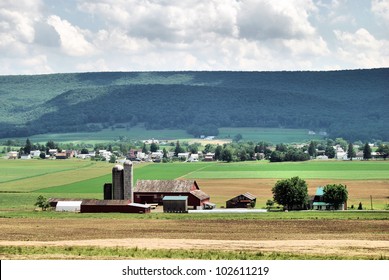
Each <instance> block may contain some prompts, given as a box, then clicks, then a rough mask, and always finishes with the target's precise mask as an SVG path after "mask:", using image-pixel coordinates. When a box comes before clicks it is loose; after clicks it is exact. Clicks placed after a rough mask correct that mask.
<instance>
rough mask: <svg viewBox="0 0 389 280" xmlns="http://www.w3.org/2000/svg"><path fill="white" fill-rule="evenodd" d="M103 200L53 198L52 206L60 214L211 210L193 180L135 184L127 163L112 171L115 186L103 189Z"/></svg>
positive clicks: (108, 185) (150, 181)
mask: <svg viewBox="0 0 389 280" xmlns="http://www.w3.org/2000/svg"><path fill="white" fill-rule="evenodd" d="M103 196H104V199H103V200H96V199H82V200H71V199H58V198H52V199H50V201H49V203H50V206H52V207H55V208H56V210H57V211H75V212H81V213H91V212H123V213H149V212H150V209H151V208H154V207H156V206H158V205H163V207H164V211H165V212H187V211H188V209H212V208H214V207H215V204H213V203H211V202H210V196H209V195H208V194H206V193H205V192H203V191H202V190H200V188H199V186H198V184H197V182H196V181H193V180H192V181H191V180H138V182H137V184H136V185H135V186H134V183H133V164H132V162H131V161H129V160H127V161H125V162H124V164H123V166H122V165H115V166H114V167H113V168H112V183H105V184H104V186H103Z"/></svg>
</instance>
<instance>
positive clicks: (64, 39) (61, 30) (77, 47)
mask: <svg viewBox="0 0 389 280" xmlns="http://www.w3.org/2000/svg"><path fill="white" fill-rule="evenodd" d="M47 23H48V24H49V25H51V26H52V27H54V29H55V30H56V31H57V32H58V34H59V36H60V40H61V46H62V50H63V51H64V53H65V54H67V55H70V56H88V55H92V54H94V53H95V52H96V49H95V47H94V46H93V45H92V44H91V43H89V42H88V41H87V40H86V38H85V34H86V33H87V32H86V31H84V30H81V29H80V28H78V27H76V26H73V25H72V24H71V23H70V22H68V21H67V20H62V19H61V18H60V17H59V16H55V15H52V16H50V17H49V18H48V19H47Z"/></svg>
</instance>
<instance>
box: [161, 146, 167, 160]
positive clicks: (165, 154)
mask: <svg viewBox="0 0 389 280" xmlns="http://www.w3.org/2000/svg"><path fill="white" fill-rule="evenodd" d="M162 158H163V159H167V151H166V149H165V148H163V156H162Z"/></svg>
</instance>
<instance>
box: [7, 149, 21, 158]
mask: <svg viewBox="0 0 389 280" xmlns="http://www.w3.org/2000/svg"><path fill="white" fill-rule="evenodd" d="M18 155H19V153H18V152H15V151H12V152H9V153H8V159H17V158H18Z"/></svg>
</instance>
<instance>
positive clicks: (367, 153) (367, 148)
mask: <svg viewBox="0 0 389 280" xmlns="http://www.w3.org/2000/svg"><path fill="white" fill-rule="evenodd" d="M363 159H365V160H369V159H371V148H370V145H369V143H366V144H365V146H364V147H363Z"/></svg>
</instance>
